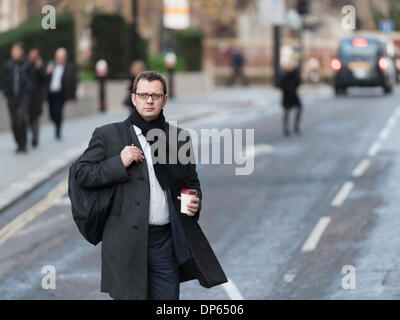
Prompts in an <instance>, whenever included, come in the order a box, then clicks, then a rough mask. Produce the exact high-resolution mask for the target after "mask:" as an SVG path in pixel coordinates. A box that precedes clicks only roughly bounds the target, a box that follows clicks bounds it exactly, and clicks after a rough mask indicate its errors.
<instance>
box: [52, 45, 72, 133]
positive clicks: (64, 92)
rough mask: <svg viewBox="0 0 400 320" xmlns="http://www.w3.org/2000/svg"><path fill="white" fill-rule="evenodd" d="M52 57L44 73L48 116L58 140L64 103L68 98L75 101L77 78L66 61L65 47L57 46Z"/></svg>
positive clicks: (69, 63) (70, 63)
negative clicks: (46, 83) (53, 125)
mask: <svg viewBox="0 0 400 320" xmlns="http://www.w3.org/2000/svg"><path fill="white" fill-rule="evenodd" d="M54 59H55V60H54V61H51V62H49V64H48V65H47V68H46V74H47V77H48V79H47V80H48V101H49V109H50V110H49V111H50V118H51V120H52V121H53V122H54V124H55V127H56V139H57V140H60V139H61V126H62V121H63V108H64V103H65V102H67V101H68V100H73V102H75V101H76V88H77V84H78V80H77V73H76V68H75V65H74V64H73V63H72V62H70V61H68V52H67V50H66V49H65V48H58V49H57V50H56V52H55V55H54Z"/></svg>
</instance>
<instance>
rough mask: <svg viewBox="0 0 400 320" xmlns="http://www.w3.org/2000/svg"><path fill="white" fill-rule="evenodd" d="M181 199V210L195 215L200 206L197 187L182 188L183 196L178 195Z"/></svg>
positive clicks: (189, 214)
mask: <svg viewBox="0 0 400 320" xmlns="http://www.w3.org/2000/svg"><path fill="white" fill-rule="evenodd" d="M177 198H178V200H180V201H181V212H182V213H184V214H186V215H188V216H191V217H193V216H194V215H195V214H196V213H197V211H198V210H199V206H200V199H199V198H198V197H197V191H196V190H195V189H182V190H181V196H178V197H177Z"/></svg>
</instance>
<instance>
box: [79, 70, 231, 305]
mask: <svg viewBox="0 0 400 320" xmlns="http://www.w3.org/2000/svg"><path fill="white" fill-rule="evenodd" d="M167 100H168V95H167V86H166V81H165V79H164V77H163V76H162V75H160V74H159V73H157V72H152V71H146V72H142V73H141V74H139V75H138V76H137V77H136V79H135V82H134V85H133V93H132V102H133V104H134V105H135V108H133V110H132V113H131V115H130V116H129V117H128V118H127V119H126V120H125V121H123V122H119V123H114V124H108V125H105V126H102V127H99V128H96V129H95V130H94V132H93V135H92V138H91V140H90V143H89V146H88V148H87V149H86V150H85V151H84V153H83V155H82V156H81V157H80V158H79V160H78V161H77V163H76V170H75V179H76V181H77V182H78V183H79V185H81V187H82V188H90V189H99V188H104V187H112V186H114V187H115V188H116V191H115V195H114V198H113V201H112V204H111V208H110V211H109V216H108V218H107V220H106V223H105V226H104V230H103V237H102V271H101V291H102V292H108V293H109V294H110V296H111V297H112V298H114V299H140V300H144V299H150V300H160V299H162V300H177V299H179V285H180V283H181V282H183V281H188V280H192V279H198V280H199V282H200V284H201V285H202V286H204V287H206V288H209V287H212V286H215V285H219V284H222V283H224V282H227V278H226V276H225V274H224V272H223V270H222V268H221V266H220V264H219V262H218V260H217V258H216V257H215V255H214V253H213V250H212V249H211V247H210V245H209V243H208V241H207V239H206V238H205V236H204V234H203V232H202V230H201V228H200V226H199V225H198V223H197V221H198V219H199V215H200V210H201V201H202V192H201V188H200V181H199V179H198V175H197V172H196V164H195V159H194V153H193V147H192V145H191V139H190V135H189V134H188V132H186V131H185V130H182V129H181V128H178V127H175V126H172V125H170V124H169V123H168V122H167V121H166V120H165V117H164V114H163V109H164V107H165V104H166V103H167ZM116 128H117V129H116ZM116 130H117V131H116ZM116 132H118V133H116ZM154 135H155V137H154ZM182 136H184V137H185V138H186V140H185V139H182V138H180V139H178V137H182ZM152 137H153V138H152ZM155 140H156V141H157V143H156V142H155ZM163 146H164V147H163ZM182 148H183V150H184V151H186V152H179V153H178V151H181V150H182ZM188 153H189V154H188ZM171 155H172V158H174V156H173V155H175V156H176V155H179V157H178V159H177V157H175V158H174V159H175V160H172V161H171V160H167V159H171ZM185 157H187V158H185ZM163 159H164V160H163ZM187 160H188V161H187ZM182 189H194V190H196V193H197V195H196V196H195V197H194V198H193V199H192V200H191V203H190V204H189V205H188V206H187V208H188V210H189V213H188V214H184V213H181V209H180V206H181V203H180V200H181V198H180V195H181V190H182ZM88 201H89V199H88Z"/></svg>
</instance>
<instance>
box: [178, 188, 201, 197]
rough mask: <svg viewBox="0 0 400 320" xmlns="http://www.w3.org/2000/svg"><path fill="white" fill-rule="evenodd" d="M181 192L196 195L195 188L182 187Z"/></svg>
mask: <svg viewBox="0 0 400 320" xmlns="http://www.w3.org/2000/svg"><path fill="white" fill-rule="evenodd" d="M181 193H183V194H189V195H191V196H196V195H197V190H195V189H182V190H181Z"/></svg>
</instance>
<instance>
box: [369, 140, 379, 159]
mask: <svg viewBox="0 0 400 320" xmlns="http://www.w3.org/2000/svg"><path fill="white" fill-rule="evenodd" d="M381 148H382V145H381V143H380V142H375V143H374V144H373V145H372V146H371V148H369V150H368V155H369V156H370V157H375V156H376V155H377V154H378V152H379V151H380V150H381Z"/></svg>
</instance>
